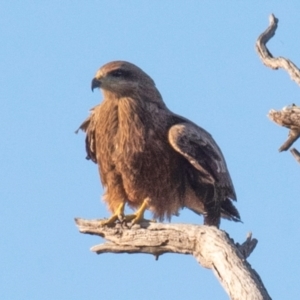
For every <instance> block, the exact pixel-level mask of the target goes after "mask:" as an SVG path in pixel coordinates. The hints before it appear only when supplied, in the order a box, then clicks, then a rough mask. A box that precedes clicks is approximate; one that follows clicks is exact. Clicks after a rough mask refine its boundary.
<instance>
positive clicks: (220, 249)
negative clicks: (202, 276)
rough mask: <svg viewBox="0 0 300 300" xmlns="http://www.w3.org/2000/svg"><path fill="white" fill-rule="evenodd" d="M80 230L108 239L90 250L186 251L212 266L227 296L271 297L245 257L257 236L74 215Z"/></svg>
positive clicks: (235, 297)
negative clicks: (238, 239)
mask: <svg viewBox="0 0 300 300" xmlns="http://www.w3.org/2000/svg"><path fill="white" fill-rule="evenodd" d="M75 221H76V224H77V226H78V228H79V231H80V232H81V233H86V234H93V235H98V236H101V237H103V238H105V239H106V240H107V241H108V242H106V243H104V244H100V245H96V246H94V247H92V248H91V250H92V251H93V252H95V253H97V254H102V253H148V254H152V255H154V256H155V258H156V259H158V258H159V256H160V255H162V254H164V253H178V254H190V255H193V256H194V257H195V259H196V260H197V261H198V263H199V264H200V265H201V266H203V267H205V268H209V269H212V271H213V273H214V274H215V276H216V277H217V278H218V279H219V281H220V283H221V284H222V286H223V288H224V289H225V291H226V292H227V293H228V295H229V296H230V298H231V299H239V300H240V299H253V300H254V299H256V300H257V299H271V298H270V296H269V295H268V292H267V290H266V289H265V287H264V285H263V283H262V281H261V279H260V277H259V275H258V274H257V273H256V272H255V270H253V269H252V268H251V266H250V264H249V263H248V262H247V261H246V258H247V257H248V256H249V255H250V253H251V252H252V251H253V250H254V248H255V246H256V244H257V240H256V239H252V237H251V235H249V236H248V237H247V240H246V241H245V242H244V243H243V244H242V245H239V244H236V245H235V244H234V242H233V241H232V240H231V239H230V238H229V236H228V235H227V233H226V232H224V231H221V230H219V229H217V228H215V227H209V226H197V225H189V224H162V223H149V222H143V223H142V224H140V225H134V226H133V227H131V228H129V227H127V226H125V225H122V224H116V225H115V226H114V227H107V226H104V227H102V226H100V220H84V219H75Z"/></svg>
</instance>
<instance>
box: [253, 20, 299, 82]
mask: <svg viewBox="0 0 300 300" xmlns="http://www.w3.org/2000/svg"><path fill="white" fill-rule="evenodd" d="M269 22H270V25H269V27H268V28H267V29H266V30H265V31H264V32H263V33H262V34H261V35H260V36H259V37H258V39H257V41H256V51H257V53H258V56H259V57H260V59H261V60H262V62H263V64H264V65H265V66H267V67H269V68H272V69H274V70H277V69H279V68H282V69H284V70H286V71H287V72H288V73H289V75H290V77H291V79H292V80H294V81H296V82H297V84H298V85H300V70H299V68H298V67H297V66H296V65H295V64H294V63H293V62H292V61H290V60H289V59H286V58H284V57H281V56H280V57H273V55H272V54H271V52H270V51H269V49H268V48H267V46H266V44H267V42H268V41H269V40H270V39H271V38H272V37H273V36H274V35H275V32H276V29H277V25H278V19H277V18H276V17H275V16H274V15H273V14H271V15H270V17H269Z"/></svg>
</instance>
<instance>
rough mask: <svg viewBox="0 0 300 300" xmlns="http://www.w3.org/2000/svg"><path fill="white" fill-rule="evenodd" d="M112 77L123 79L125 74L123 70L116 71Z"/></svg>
mask: <svg viewBox="0 0 300 300" xmlns="http://www.w3.org/2000/svg"><path fill="white" fill-rule="evenodd" d="M111 75H112V76H114V77H122V76H124V75H125V74H124V72H123V71H122V70H116V71H113V72H112V73H111Z"/></svg>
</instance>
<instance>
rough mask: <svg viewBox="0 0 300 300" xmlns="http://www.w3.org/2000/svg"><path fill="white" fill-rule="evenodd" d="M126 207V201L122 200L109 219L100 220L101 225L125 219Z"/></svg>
mask: <svg viewBox="0 0 300 300" xmlns="http://www.w3.org/2000/svg"><path fill="white" fill-rule="evenodd" d="M124 208H125V201H124V202H122V203H121V204H120V205H119V206H118V208H117V210H116V211H115V212H114V214H113V215H112V216H111V217H110V218H109V219H107V220H103V221H101V222H100V224H101V226H105V225H108V226H111V225H114V224H115V222H116V221H117V220H119V221H123V219H124Z"/></svg>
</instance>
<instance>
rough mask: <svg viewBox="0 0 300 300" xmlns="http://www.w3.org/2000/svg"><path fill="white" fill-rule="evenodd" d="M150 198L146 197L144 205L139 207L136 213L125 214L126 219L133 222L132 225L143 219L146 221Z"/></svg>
mask: <svg viewBox="0 0 300 300" xmlns="http://www.w3.org/2000/svg"><path fill="white" fill-rule="evenodd" d="M148 200H149V199H148V198H146V199H145V200H144V201H143V203H142V205H141V206H140V207H139V209H138V210H137V211H136V212H135V213H134V214H132V215H127V216H125V217H124V221H125V222H131V223H132V225H134V224H139V223H141V222H142V221H145V219H144V212H145V210H146V209H147V208H148ZM146 221H147V220H146ZM152 222H153V221H152Z"/></svg>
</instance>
